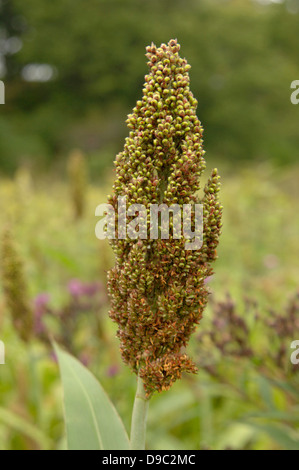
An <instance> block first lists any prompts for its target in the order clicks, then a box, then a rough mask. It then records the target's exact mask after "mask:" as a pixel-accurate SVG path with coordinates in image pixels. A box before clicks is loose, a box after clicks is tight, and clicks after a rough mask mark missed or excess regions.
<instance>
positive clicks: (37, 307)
mask: <svg viewBox="0 0 299 470" xmlns="http://www.w3.org/2000/svg"><path fill="white" fill-rule="evenodd" d="M50 299H51V297H50V295H49V294H46V293H42V294H39V295H37V297H36V298H35V299H34V331H35V333H36V334H42V333H44V332H45V326H44V324H43V316H44V315H45V313H47V311H48V304H49V302H50Z"/></svg>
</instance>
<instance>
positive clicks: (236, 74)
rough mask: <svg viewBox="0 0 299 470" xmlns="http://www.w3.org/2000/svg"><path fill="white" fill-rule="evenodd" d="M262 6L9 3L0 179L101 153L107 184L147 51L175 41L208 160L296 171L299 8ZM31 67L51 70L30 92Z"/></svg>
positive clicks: (292, 1)
mask: <svg viewBox="0 0 299 470" xmlns="http://www.w3.org/2000/svg"><path fill="white" fill-rule="evenodd" d="M261 3H263V2H258V1H254V0H242V1H240V0H226V1H225V0H213V1H211V0H162V1H161V0H151V1H145V0H89V1H88V4H87V3H86V2H84V1H83V0H72V1H70V0H54V1H51V2H46V1H45V0H26V2H24V1H23V0H2V1H1V3H0V40H2V48H1V50H0V55H1V60H2V63H3V64H6V69H7V71H6V74H3V77H2V79H3V80H4V81H5V84H6V103H7V104H6V105H5V106H2V107H1V110H0V111H1V114H0V169H1V170H2V171H11V170H12V169H14V168H15V167H16V165H17V163H18V162H20V161H21V162H23V161H28V160H30V161H31V160H32V159H33V157H35V158H34V160H33V165H35V166H37V167H40V166H43V164H44V163H46V162H47V161H48V162H50V164H52V165H53V160H54V159H56V160H59V159H60V158H61V155H64V154H65V153H66V152H68V151H69V150H70V149H72V148H73V146H75V147H79V148H82V149H83V150H84V151H86V152H88V153H89V154H90V159H91V160H92V155H94V153H97V155H98V162H99V173H100V172H101V171H100V170H102V169H103V168H105V167H107V165H108V166H109V165H110V164H111V162H112V160H113V157H114V154H115V152H117V151H118V150H119V149H120V148H121V146H122V142H123V137H124V135H125V134H126V132H127V131H126V129H125V125H124V124H123V123H124V121H125V117H126V114H127V113H128V112H129V111H130V109H131V108H132V107H133V105H134V104H135V101H136V99H137V98H139V97H140V93H141V88H142V84H143V78H144V75H145V73H146V72H147V67H146V59H145V57H144V53H145V47H146V45H148V44H150V43H151V42H152V41H153V42H154V43H156V44H160V43H161V42H167V41H168V40H169V39H170V38H177V39H178V41H179V43H180V44H181V46H182V55H185V56H186V58H187V60H188V62H189V63H190V64H191V65H192V69H191V89H192V91H193V93H194V95H195V96H196V98H197V99H198V100H199V109H198V115H199V118H200V119H201V120H202V123H203V125H204V128H205V140H206V142H205V143H206V149H207V150H208V152H209V153H211V154H213V155H214V156H216V157H218V158H219V159H225V160H226V161H232V162H238V163H239V162H242V161H245V162H248V161H251V160H252V159H262V160H269V159H271V160H274V161H276V162H279V163H286V162H290V161H295V160H296V159H297V158H298V155H297V154H298V145H299V133H298V113H299V106H298V107H297V106H294V105H292V104H291V102H290V94H291V90H290V84H291V82H292V81H293V80H295V79H298V78H299V62H298V50H299V38H298V34H297V32H298V26H299V1H298V0H285V1H283V2H280V3H279V4H277V3H272V4H269V5H262V4H261ZM264 3H267V2H264ZM268 3H269V2H268ZM270 3H271V2H270ZM1 38H2V39H1ZM16 38H19V39H20V40H21V41H22V42H21V46H20V45H19V47H18V42H17V41H16ZM12 39H13V40H12ZM30 64H31V65H32V64H48V65H50V66H51V67H52V69H50V71H51V70H52V72H53V76H52V79H51V80H48V81H47V80H46V79H45V77H44V78H43V77H42V78H41V77H39V79H40V80H43V79H45V80H46V81H34V80H33V79H34V70H35V73H38V72H37V71H36V69H31V75H30V73H29V79H30V80H31V81H28V65H30ZM32 70H33V72H32ZM46 70H48V69H46ZM26 71H27V72H26ZM26 73H27V74H26ZM32 74H33V75H32ZM50 75H51V73H50ZM24 76H25V77H27V81H26V80H24ZM30 77H31V78H30ZM48 78H49V77H48ZM35 79H36V76H35ZM32 80H33V81H32ZM106 149H108V151H105V150H106ZM103 160H104V161H103ZM93 161H94V160H93Z"/></svg>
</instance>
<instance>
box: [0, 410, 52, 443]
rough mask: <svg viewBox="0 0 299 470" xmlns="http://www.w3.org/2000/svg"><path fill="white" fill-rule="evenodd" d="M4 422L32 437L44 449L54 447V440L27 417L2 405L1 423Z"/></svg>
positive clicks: (0, 411)
mask: <svg viewBox="0 0 299 470" xmlns="http://www.w3.org/2000/svg"><path fill="white" fill-rule="evenodd" d="M2 422H3V423H4V424H5V426H8V427H9V428H11V429H14V430H15V431H17V432H19V433H21V434H23V435H24V436H27V437H29V438H30V439H32V440H33V441H34V442H36V443H37V444H38V446H39V447H40V448H41V449H42V450H49V449H52V447H53V442H52V441H51V440H50V439H48V437H47V436H46V435H45V434H44V433H43V432H42V431H41V430H39V429H38V428H37V427H36V426H34V425H33V424H31V423H30V422H28V421H27V420H26V419H24V418H22V416H19V415H18V414H16V413H14V412H12V411H10V410H7V409H5V408H2V407H0V423H2Z"/></svg>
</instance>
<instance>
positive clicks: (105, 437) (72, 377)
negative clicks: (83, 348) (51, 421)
mask: <svg viewBox="0 0 299 470" xmlns="http://www.w3.org/2000/svg"><path fill="white" fill-rule="evenodd" d="M55 351H56V354H57V357H58V361H59V366H60V372H61V378H62V384H63V390H64V408H65V422H66V432H67V442H68V449H69V450H129V448H130V446H129V439H128V436H127V434H126V431H125V428H124V425H123V423H122V421H121V419H120V417H119V415H118V413H117V411H116V410H115V408H114V406H113V404H112V403H111V401H110V399H109V398H108V396H107V394H106V393H105V391H104V389H103V388H102V386H101V385H100V383H99V382H98V381H97V380H96V378H95V377H94V376H93V375H92V374H91V373H90V372H89V371H88V370H87V369H86V368H85V367H84V366H83V365H82V364H81V363H80V362H79V361H77V360H76V359H75V358H73V357H72V356H70V355H69V354H68V353H66V352H64V351H62V350H61V349H60V348H59V347H58V346H57V345H55Z"/></svg>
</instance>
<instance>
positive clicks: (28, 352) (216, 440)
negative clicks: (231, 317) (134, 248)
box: [0, 165, 299, 450]
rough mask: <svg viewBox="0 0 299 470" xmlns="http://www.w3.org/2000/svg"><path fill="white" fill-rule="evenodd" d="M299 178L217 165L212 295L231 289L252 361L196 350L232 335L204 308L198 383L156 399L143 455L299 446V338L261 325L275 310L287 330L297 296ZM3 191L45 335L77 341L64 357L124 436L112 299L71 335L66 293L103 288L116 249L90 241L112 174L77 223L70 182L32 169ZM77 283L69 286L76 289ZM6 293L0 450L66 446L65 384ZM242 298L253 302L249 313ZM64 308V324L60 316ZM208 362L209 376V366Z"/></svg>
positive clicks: (92, 192) (125, 386)
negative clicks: (219, 213) (209, 337)
mask: <svg viewBox="0 0 299 470" xmlns="http://www.w3.org/2000/svg"><path fill="white" fill-rule="evenodd" d="M206 173H207V174H208V171H207V172H206ZM298 178H299V168H298V166H293V167H292V168H286V169H283V170H277V168H272V167H271V166H269V165H255V167H254V168H252V169H246V170H243V171H241V172H239V174H238V175H235V174H231V169H230V168H228V169H227V170H226V169H225V167H223V168H222V181H223V187H222V201H223V205H224V208H225V210H224V226H223V234H222V240H221V244H220V247H219V259H218V260H217V262H216V265H215V272H216V274H215V276H214V277H213V279H211V280H210V283H209V286H210V288H211V291H212V293H213V297H214V298H215V299H216V301H217V302H218V301H220V300H223V299H225V298H226V293H227V292H230V294H231V296H232V298H233V300H234V303H235V304H236V309H237V313H238V315H239V316H240V317H241V318H243V319H244V321H245V322H246V324H247V325H248V328H249V334H248V330H246V329H244V331H243V332H242V337H243V338H244V340H245V343H244V344H245V346H248V347H250V348H251V349H252V350H253V351H254V356H253V357H246V356H244V357H242V355H239V354H236V355H235V356H233V354H232V351H235V350H237V351H238V347H239V346H238V344H236V340H235V339H234V338H233V340H229V344H228V349H227V350H224V351H223V352H221V351H220V354H219V347H218V346H217V343H216V342H215V344H213V343H212V344H211V343H208V344H207V343H205V342H203V340H202V339H201V338H202V336H203V335H204V333H205V332H209V331H210V330H211V324H212V321H216V323H214V330H215V328H218V329H217V330H216V331H214V333H215V335H217V336H218V338H220V339H221V341H222V340H224V341H225V338H227V328H228V327H231V329H234V327H235V326H237V324H236V325H234V324H232V325H228V324H226V325H224V326H223V322H225V319H226V316H225V315H224V313H221V311H220V312H219V310H217V309H215V308H214V307H213V303H211V302H210V303H209V305H208V308H207V310H206V311H205V313H204V319H203V321H202V323H201V324H200V326H199V327H198V330H197V333H196V334H195V335H194V336H193V339H192V342H191V344H190V345H189V347H188V351H189V353H190V354H191V356H192V357H193V359H194V360H195V362H196V364H197V365H198V368H199V374H198V376H194V377H191V376H185V377H184V378H183V380H182V381H180V382H179V383H177V384H175V385H174V387H173V388H172V389H171V390H170V391H168V392H165V393H162V394H159V395H155V396H154V397H153V399H152V400H151V403H150V409H149V426H148V440H147V445H148V448H149V449H227V448H231V449H289V448H294V449H295V448H296V449H298V446H299V436H298V426H299V414H298V399H299V396H298V390H299V387H298V377H299V376H298V370H297V371H296V372H295V373H294V374H292V375H289V367H290V363H289V361H288V358H289V357H290V354H291V352H292V351H291V349H290V350H289V351H288V349H289V343H290V342H291V339H292V340H296V339H299V338H298V337H297V336H298V335H297V333H298V329H297V328H296V325H294V328H293V330H292V325H290V328H291V337H290V338H289V339H287V341H286V340H285V338H284V340H283V342H281V341H280V340H281V338H280V336H279V335H278V334H277V333H276V331H275V329H272V328H271V327H269V326H267V327H266V325H268V320H269V321H270V322H273V321H274V320H275V318H274V316H273V315H272V313H271V311H272V310H273V311H276V312H278V313H279V314H280V315H281V316H283V317H285V318H286V319H287V321H288V322H289V321H292V319H291V316H289V311H288V309H286V308H285V305H288V304H289V300H290V299H292V298H293V297H294V295H295V293H296V291H298V279H299V266H298V261H297V260H298V259H299V247H298V232H299V219H298V217H296V216H295V212H294V207H295V205H294V201H297V200H298V198H299V194H298ZM0 183H1V184H0V204H1V211H0V226H1V227H4V225H5V222H6V221H7V220H10V222H11V226H12V227H14V235H15V239H16V241H17V242H18V246H19V253H20V256H22V259H23V261H24V271H25V276H26V280H27V284H28V288H29V292H30V296H31V299H32V300H33V299H34V298H35V297H36V296H37V295H39V294H41V293H46V294H47V295H49V296H50V298H51V301H50V304H49V305H50V310H47V312H46V314H45V316H44V318H43V319H44V320H45V321H46V324H47V327H48V329H49V332H50V333H51V334H52V335H54V337H55V338H56V339H58V340H60V339H61V338H60V336H61V332H65V334H68V335H69V333H70V332H72V335H71V336H72V337H71V341H72V344H71V350H72V351H75V352H74V354H76V357H78V358H80V359H81V360H83V362H85V360H86V359H87V360H88V367H89V368H90V370H91V371H92V372H93V373H94V374H95V375H96V376H97V377H98V379H99V380H100V381H101V383H102V384H103V386H104V388H105V389H106V391H107V392H108V394H109V396H110V397H111V398H112V400H113V402H114V404H115V406H116V407H117V409H118V411H119V413H120V415H121V417H122V418H123V420H124V422H125V425H126V428H127V429H128V430H129V428H130V420H131V412H132V405H133V400H134V394H135V386H136V382H135V376H134V375H133V374H131V373H130V371H129V370H128V368H127V367H125V366H124V365H123V364H122V361H121V358H120V353H119V344H118V341H117V340H116V338H115V333H116V331H115V325H114V324H113V323H112V322H111V320H110V319H109V317H108V309H109V305H108V303H107V301H105V302H104V303H101V308H100V311H99V313H100V315H101V320H102V321H101V328H100V330H99V328H97V327H96V326H95V322H96V321H97V314H96V313H95V310H94V308H93V307H92V308H90V307H89V306H88V303H87V305H86V307H85V310H84V312H83V315H80V317H76V318H77V320H76V323H75V324H74V325H73V327H75V334H73V333H74V330H73V329H72V327H70V324H71V323H70V322H72V318H73V317H72V315H71V314H72V311H71V310H70V314H69V317H68V310H67V309H66V307H67V308H72V306H71V305H70V303H69V292H68V290H67V286H68V285H69V282H70V281H71V280H74V279H79V280H80V281H81V282H82V283H93V282H99V281H100V282H101V281H102V283H105V281H106V272H107V270H108V269H110V267H111V266H112V265H113V262H114V260H113V253H112V250H110V249H109V247H108V244H107V243H106V241H100V240H97V239H96V237H95V234H94V229H95V225H96V222H97V220H96V218H95V217H94V209H95V207H96V206H97V205H98V204H100V203H103V202H105V201H106V194H107V193H108V192H109V191H110V189H111V184H112V175H111V181H110V179H109V178H108V179H107V181H106V183H105V187H102V188H100V187H99V185H92V184H89V185H88V186H87V187H86V195H85V196H86V210H85V213H84V215H83V216H82V218H80V219H78V220H76V221H75V220H74V217H73V201H72V198H71V195H70V192H69V187H68V184H66V183H65V182H62V181H59V180H57V181H55V182H53V180H52V179H51V178H50V176H49V177H48V178H45V177H44V178H40V179H39V180H36V181H33V180H32V178H31V177H30V172H28V170H27V169H19V171H18V173H17V175H16V177H15V178H14V180H12V179H1V180H0ZM76 285H77V282H76V283H75V285H74V282H73V288H74V287H76ZM2 289H3V286H0V339H1V340H2V341H3V342H4V343H5V345H6V364H5V365H3V366H0V378H1V380H0V397H1V399H0V449H6V450H7V449H18V450H20V449H61V448H64V446H65V441H64V427H63V411H62V396H61V383H60V379H59V371H58V367H57V364H56V363H55V362H54V361H53V359H52V357H51V347H50V346H49V345H47V344H45V343H44V342H41V341H40V337H39V336H38V335H36V336H35V337H34V339H33V341H32V342H31V344H30V347H29V348H28V346H25V345H24V344H23V342H22V341H21V340H20V339H19V337H18V334H17V331H16V330H15V329H14V328H13V324H12V320H11V318H10V315H9V311H8V308H7V307H6V306H5V302H4V298H3V292H2ZM245 295H246V297H249V298H250V299H253V300H254V301H256V305H257V307H251V309H250V311H249V312H248V309H246V308H244V303H243V298H244V296H245ZM256 310H257V311H258V315H259V321H255V313H256ZM60 311H62V312H63V315H62V316H61V317H60V318H59V317H57V315H55V313H56V312H60ZM297 313H298V310H297ZM51 315H52V316H53V318H52V319H51ZM295 315H296V313H295ZM288 316H289V318H288ZM297 317H298V315H297ZM297 321H298V318H297ZM215 325H216V326H215ZM217 325H218V326H217ZM219 325H220V326H219ZM221 325H222V326H221ZM283 344H284V345H285V346H286V349H285V358H286V361H284V362H281V363H280V362H278V361H277V362H276V361H275V360H273V354H274V355H275V354H276V353H277V351H278V349H279V347H280V346H281V345H283ZM68 349H70V348H68ZM82 353H83V354H82ZM86 353H87V355H86ZM207 353H208V355H207ZM207 357H208V365H209V364H211V365H212V366H213V367H214V369H215V371H216V373H215V372H214V373H213V374H211V373H210V371H209V369H208V368H207V367H206V366H207V362H206V358H207Z"/></svg>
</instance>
